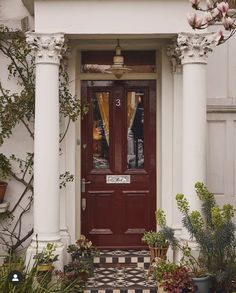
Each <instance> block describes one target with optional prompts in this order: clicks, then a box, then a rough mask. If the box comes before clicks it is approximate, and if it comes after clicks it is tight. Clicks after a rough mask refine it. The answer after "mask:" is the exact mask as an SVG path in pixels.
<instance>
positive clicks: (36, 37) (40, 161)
mask: <svg viewBox="0 0 236 293" xmlns="http://www.w3.org/2000/svg"><path fill="white" fill-rule="evenodd" d="M27 42H28V43H29V44H30V45H31V46H32V48H33V49H34V50H35V64H36V88H35V132H34V135H35V142H34V235H33V238H32V243H31V245H30V247H29V248H28V257H29V258H30V257H32V254H35V247H36V246H38V249H39V250H41V249H42V248H43V247H45V245H46V244H47V243H48V242H53V243H56V245H57V251H56V254H59V258H60V260H59V262H57V263H55V265H56V266H57V267H58V268H62V267H63V244H62V242H61V237H60V215H59V214H60V205H59V202H60V201H59V63H60V58H61V51H62V49H63V44H64V35H63V34H61V33H58V34H38V33H28V34H27Z"/></svg>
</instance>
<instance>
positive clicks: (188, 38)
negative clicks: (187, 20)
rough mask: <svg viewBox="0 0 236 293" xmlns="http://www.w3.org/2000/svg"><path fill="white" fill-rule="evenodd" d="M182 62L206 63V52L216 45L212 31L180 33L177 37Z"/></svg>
mask: <svg viewBox="0 0 236 293" xmlns="http://www.w3.org/2000/svg"><path fill="white" fill-rule="evenodd" d="M177 43H178V48H179V50H180V54H181V60H182V64H187V63H202V64H206V63H207V57H208V53H209V52H212V50H213V48H214V47H215V46H216V45H217V41H216V39H215V34H214V33H205V34H192V33H180V34H179V35H178V39H177Z"/></svg>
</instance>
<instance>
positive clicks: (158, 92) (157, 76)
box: [75, 47, 162, 239]
mask: <svg viewBox="0 0 236 293" xmlns="http://www.w3.org/2000/svg"><path fill="white" fill-rule="evenodd" d="M76 60H77V66H76V69H77V70H76V71H77V72H81V70H80V69H81V64H80V51H77V58H76ZM161 62H162V56H161V50H159V49H158V47H157V48H156V64H161ZM108 77H109V78H108ZM82 80H116V78H115V77H112V75H109V76H108V75H107V74H88V73H86V74H79V75H78V79H77V83H76V88H77V91H76V92H77V95H78V96H81V81H82ZM121 80H155V81H156V141H157V144H156V208H158V207H160V206H161V163H160V162H161V66H157V71H156V73H143V74H140V73H137V74H132V73H130V74H129V73H128V74H126V75H125V76H123V77H122V78H121ZM80 128H81V121H80V120H78V121H77V122H76V126H75V132H76V154H75V178H76V179H75V181H76V182H75V193H76V198H75V205H76V207H75V220H76V224H75V238H76V239H77V238H78V237H79V235H80V234H81V145H80V141H81V133H80ZM158 142H159V143H158ZM158 162H159V163H158Z"/></svg>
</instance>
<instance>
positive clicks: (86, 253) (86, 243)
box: [67, 235, 98, 276]
mask: <svg viewBox="0 0 236 293" xmlns="http://www.w3.org/2000/svg"><path fill="white" fill-rule="evenodd" d="M67 252H68V253H69V254H70V255H71V258H72V262H77V263H80V264H81V265H82V266H83V268H85V269H86V270H88V272H89V276H92V275H93V272H94V264H93V257H94V256H95V255H96V254H97V253H98V251H97V249H96V247H95V246H93V244H92V242H91V241H90V240H89V239H87V238H86V237H85V236H84V235H81V236H80V238H79V239H78V240H77V241H76V242H75V244H71V245H69V246H68V248H67Z"/></svg>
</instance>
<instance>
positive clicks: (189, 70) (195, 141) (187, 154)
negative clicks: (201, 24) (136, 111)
mask: <svg viewBox="0 0 236 293" xmlns="http://www.w3.org/2000/svg"><path fill="white" fill-rule="evenodd" d="M214 46H215V39H214V34H189V33H181V34H179V36H178V47H179V50H180V53H181V62H182V65H183V108H182V110H183V112H182V116H183V120H182V121H183V137H182V191H183V193H184V194H185V195H186V196H187V198H188V199H189V201H190V204H191V207H192V208H193V209H198V208H199V200H198V198H197V196H196V194H195V189H194V184H195V183H196V182H197V181H202V182H205V179H206V178H205V176H206V175H205V174H206V64H207V57H208V53H209V52H211V51H212V49H213V47H214Z"/></svg>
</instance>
